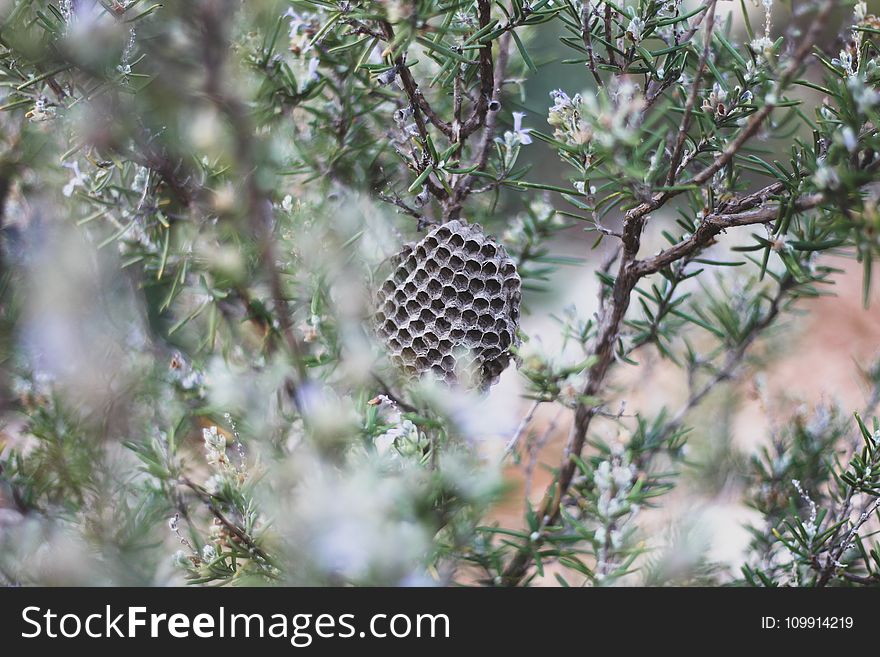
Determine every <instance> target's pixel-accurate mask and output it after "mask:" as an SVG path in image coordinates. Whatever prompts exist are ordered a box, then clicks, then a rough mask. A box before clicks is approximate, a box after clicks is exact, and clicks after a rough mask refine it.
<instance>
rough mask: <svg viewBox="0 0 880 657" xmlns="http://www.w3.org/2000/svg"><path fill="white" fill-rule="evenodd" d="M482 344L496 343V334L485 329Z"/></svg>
mask: <svg viewBox="0 0 880 657" xmlns="http://www.w3.org/2000/svg"><path fill="white" fill-rule="evenodd" d="M483 344H486V345H494V344H498V334H497V333H493V332H492V331H486V332H485V333H483Z"/></svg>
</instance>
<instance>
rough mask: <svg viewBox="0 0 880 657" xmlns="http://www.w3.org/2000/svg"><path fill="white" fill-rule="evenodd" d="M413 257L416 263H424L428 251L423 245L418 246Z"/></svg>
mask: <svg viewBox="0 0 880 657" xmlns="http://www.w3.org/2000/svg"><path fill="white" fill-rule="evenodd" d="M413 255H414V256H415V257H416V262H417V263H419V262H424V261H425V258H427V257H428V250H427V249H426V248H425V245H424V244H420V245H419V246H418V248H417V249H416V250H415V251H414V252H413Z"/></svg>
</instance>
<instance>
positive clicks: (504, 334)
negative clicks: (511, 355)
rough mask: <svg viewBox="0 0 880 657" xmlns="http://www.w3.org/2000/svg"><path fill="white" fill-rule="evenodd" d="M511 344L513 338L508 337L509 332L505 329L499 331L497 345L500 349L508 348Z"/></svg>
mask: <svg viewBox="0 0 880 657" xmlns="http://www.w3.org/2000/svg"><path fill="white" fill-rule="evenodd" d="M511 342H513V338H512V337H511V335H510V331H508V330H507V329H505V330H503V331H501V333H500V335H499V337H498V343H499V344H500V345H501V348H502V349H507V348H508V347H509V346H510V344H511Z"/></svg>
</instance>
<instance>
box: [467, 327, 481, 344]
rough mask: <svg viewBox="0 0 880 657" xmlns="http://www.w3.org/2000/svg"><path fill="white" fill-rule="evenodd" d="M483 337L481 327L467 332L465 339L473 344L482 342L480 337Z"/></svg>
mask: <svg viewBox="0 0 880 657" xmlns="http://www.w3.org/2000/svg"><path fill="white" fill-rule="evenodd" d="M482 337H483V332H482V331H480V330H479V329H471V330H470V331H468V332H467V333H466V334H465V339H466V340H467V341H468V342H470V343H471V344H475V345H477V344H480V339H481V338H482Z"/></svg>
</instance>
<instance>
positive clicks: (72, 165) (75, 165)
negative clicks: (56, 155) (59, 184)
mask: <svg viewBox="0 0 880 657" xmlns="http://www.w3.org/2000/svg"><path fill="white" fill-rule="evenodd" d="M62 166H63V167H64V168H66V169H70V170H71V171H73V176H72V177H71V179H70V180H69V181H68V182H67V184H66V185H65V186H64V189H62V190H61V193H62V194H64V195H65V196H67V197H70V196H72V195H73V192H74V190H75V189H76V188H77V187H85V186H86V179H85V176H83V174H82V172H81V171H80V170H79V162H77V161H76V160H74V161H73V162H64V163H63V164H62Z"/></svg>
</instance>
